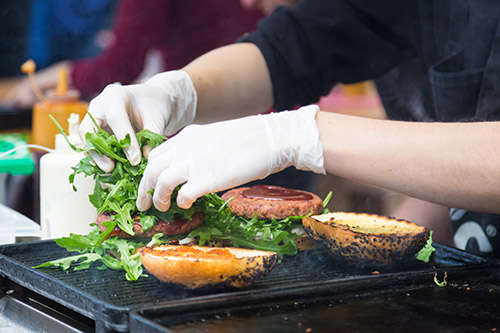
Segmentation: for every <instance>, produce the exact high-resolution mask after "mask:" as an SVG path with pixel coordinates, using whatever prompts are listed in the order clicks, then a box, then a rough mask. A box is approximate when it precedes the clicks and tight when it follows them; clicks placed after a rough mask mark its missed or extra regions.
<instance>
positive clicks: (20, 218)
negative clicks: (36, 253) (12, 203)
mask: <svg viewBox="0 0 500 333" xmlns="http://www.w3.org/2000/svg"><path fill="white" fill-rule="evenodd" d="M0 226H1V227H2V232H1V233H0V244H12V243H15V242H16V240H17V239H19V238H30V239H31V240H36V239H39V238H40V237H41V232H40V225H39V224H38V223H36V222H35V221H33V220H31V219H29V218H28V217H26V216H24V215H23V214H21V213H19V212H17V211H15V210H13V209H12V208H9V207H7V206H5V205H2V204H0Z"/></svg>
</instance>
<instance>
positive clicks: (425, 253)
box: [416, 230, 436, 262]
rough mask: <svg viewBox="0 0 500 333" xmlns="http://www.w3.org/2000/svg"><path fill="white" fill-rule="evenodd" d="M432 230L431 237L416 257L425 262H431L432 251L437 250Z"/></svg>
mask: <svg viewBox="0 0 500 333" xmlns="http://www.w3.org/2000/svg"><path fill="white" fill-rule="evenodd" d="M432 232H433V231H432V230H431V231H430V233H429V239H427V243H425V246H424V247H423V248H422V249H421V250H420V251H419V252H418V253H417V255H416V258H417V259H418V260H421V261H423V262H429V259H430V258H431V255H432V253H433V252H434V251H436V248H434V246H433V245H432Z"/></svg>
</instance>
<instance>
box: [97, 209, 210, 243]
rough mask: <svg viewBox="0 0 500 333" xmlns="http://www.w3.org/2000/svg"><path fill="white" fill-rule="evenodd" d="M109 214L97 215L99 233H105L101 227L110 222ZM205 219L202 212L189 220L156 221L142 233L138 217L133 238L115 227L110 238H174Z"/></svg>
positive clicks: (178, 218) (137, 217)
mask: <svg viewBox="0 0 500 333" xmlns="http://www.w3.org/2000/svg"><path fill="white" fill-rule="evenodd" d="M111 215H112V214H111V213H109V212H103V213H100V214H99V215H97V219H96V222H97V224H98V225H99V228H101V231H103V232H104V231H105V230H106V227H105V226H104V225H103V222H104V221H109V220H111ZM204 217H205V214H204V213H202V212H197V213H194V214H193V216H192V218H191V220H187V219H183V218H180V217H176V218H175V219H174V221H171V222H170V221H161V220H160V221H157V222H156V223H155V224H154V226H153V227H151V228H150V229H148V230H146V231H143V230H142V224H141V223H140V222H139V216H138V215H137V216H135V217H134V227H133V230H134V233H135V235H134V236H131V235H129V234H127V233H126V232H125V231H123V230H122V229H120V227H118V226H116V227H115V229H114V230H113V231H112V233H111V236H120V237H123V238H131V237H136V238H149V237H152V236H153V235H155V234H157V233H160V232H161V233H163V235H164V236H175V235H180V234H184V233H187V232H190V231H191V230H193V229H194V228H196V227H198V226H199V225H200V224H201V223H202V222H203V219H204Z"/></svg>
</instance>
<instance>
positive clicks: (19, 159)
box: [0, 133, 35, 175]
mask: <svg viewBox="0 0 500 333" xmlns="http://www.w3.org/2000/svg"><path fill="white" fill-rule="evenodd" d="M16 147H20V148H19V149H18V150H16V151H13V152H12V153H10V154H9V155H7V156H3V157H0V173H8V174H11V175H31V174H33V172H34V171H35V162H34V161H33V157H32V156H31V153H30V151H29V149H28V147H26V135H23V134H19V133H12V134H0V154H2V153H5V152H7V151H9V150H11V149H13V148H16Z"/></svg>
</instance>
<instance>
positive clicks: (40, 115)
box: [21, 60, 88, 148]
mask: <svg viewBox="0 0 500 333" xmlns="http://www.w3.org/2000/svg"><path fill="white" fill-rule="evenodd" d="M35 69H36V65H35V63H34V62H33V61H32V60H28V61H27V62H25V63H24V64H23V66H22V67H21V70H22V71H23V72H24V73H26V74H28V75H29V77H30V79H31V82H32V86H33V90H34V92H35V93H36V95H37V96H38V98H39V99H40V101H39V102H37V103H35V105H34V106H33V124H32V136H33V142H34V143H35V144H38V145H41V146H44V147H48V148H54V136H55V135H56V134H57V133H59V130H58V128H57V126H56V125H55V124H54V122H53V121H52V120H51V119H50V118H49V115H52V116H53V117H54V118H55V119H56V120H57V122H58V123H59V124H61V125H62V127H63V129H64V131H65V132H67V131H68V126H67V122H66V120H67V119H68V117H69V115H70V114H72V113H76V114H78V115H79V116H80V118H81V119H83V117H84V116H85V114H86V113H87V108H88V103H87V102H85V101H81V100H80V99H79V98H80V94H79V92H78V91H77V90H72V89H68V79H67V73H66V70H65V69H64V68H62V69H60V70H59V80H58V83H57V87H56V89H53V90H50V91H49V92H48V93H47V95H46V96H44V95H43V94H42V92H41V91H40V89H39V88H38V86H37V85H36V83H35V79H34V72H35Z"/></svg>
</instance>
